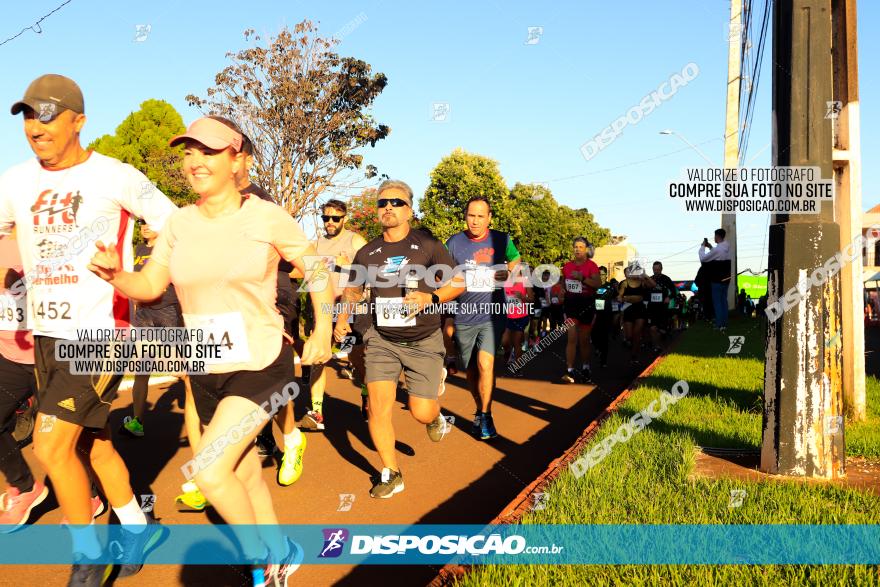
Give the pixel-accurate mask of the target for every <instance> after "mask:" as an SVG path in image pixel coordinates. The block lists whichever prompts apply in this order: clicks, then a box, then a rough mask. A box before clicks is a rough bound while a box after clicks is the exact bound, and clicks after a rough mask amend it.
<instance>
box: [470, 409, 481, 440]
mask: <svg viewBox="0 0 880 587" xmlns="http://www.w3.org/2000/svg"><path fill="white" fill-rule="evenodd" d="M482 432H483V414H482V413H480V412H476V413H474V423H473V425H472V426H471V434H472V435H474V436H476V437H477V438H479V437H480V435H481V434H482Z"/></svg>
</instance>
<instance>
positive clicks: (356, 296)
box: [333, 285, 364, 342]
mask: <svg viewBox="0 0 880 587" xmlns="http://www.w3.org/2000/svg"><path fill="white" fill-rule="evenodd" d="M363 297H364V286H363V285H349V286H348V287H346V288H345V289H343V290H342V298H341V299H340V303H341V304H342V311H341V312H339V314H337V315H336V327H335V328H334V329H333V338H334V340H336V342H342V339H343V338H345V336H346V335H347V334H348V333H349V332H351V326H349V325H348V316H349V314H351V312H349V311H348V309H349V308H351V307H353V306H354V305H355V304H357V303H358V302H360V301H361V299H362V298H363Z"/></svg>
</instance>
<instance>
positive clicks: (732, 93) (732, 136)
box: [721, 0, 742, 309]
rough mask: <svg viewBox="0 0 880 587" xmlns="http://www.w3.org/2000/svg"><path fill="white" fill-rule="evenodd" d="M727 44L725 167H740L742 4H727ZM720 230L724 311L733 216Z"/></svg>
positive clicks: (730, 292) (733, 288)
mask: <svg viewBox="0 0 880 587" xmlns="http://www.w3.org/2000/svg"><path fill="white" fill-rule="evenodd" d="M728 31H729V32H728V43H727V107H726V115H725V120H724V167H725V168H726V169H736V168H737V167H739V95H740V83H741V81H742V77H741V72H742V56H741V53H740V41H741V39H742V0H731V2H730V28H729V29H728ZM721 228H723V229H724V232H725V233H726V236H725V239H724V240H726V241H727V243H728V245H729V246H730V281H731V285H730V286H728V287H727V307H728V308H729V309H735V308H736V295H737V284H736V275H737V269H738V265H737V262H736V257H737V254H736V241H737V238H736V214H722V215H721Z"/></svg>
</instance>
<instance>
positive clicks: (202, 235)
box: [149, 197, 309, 373]
mask: <svg viewBox="0 0 880 587" xmlns="http://www.w3.org/2000/svg"><path fill="white" fill-rule="evenodd" d="M308 246H309V241H308V239H307V238H306V235H305V233H304V232H303V230H302V228H300V226H299V224H297V223H296V221H295V220H294V219H293V218H292V217H291V216H290V215H289V214H288V213H287V212H285V211H284V209H283V208H281V207H280V206H278V205H276V204H273V203H271V202H266V201H263V200H261V199H259V198H256V197H248V198H247V199H245V200H244V201H243V203H242V206H241V208H240V209H239V210H237V211H236V212H235V213H234V214H230V215H228V216H222V217H219V218H208V217H206V216H204V215H203V214H202V213H201V212H199V210H198V208H197V207H196V206H195V205H190V206H187V207H186V208H182V209H180V210H178V211H177V212H175V213H174V214H173V215H172V216H171V218H170V219H169V220H168V224H167V227H166V228H165V229H164V230H162V233H161V234H160V235H159V238H158V239H157V241H156V246H155V247H154V249H153V255H152V257H151V259H150V261H149V262H150V263H159V264H161V265H164V266H166V267H168V268H169V270H170V273H171V281H172V282H173V283H174V287H175V289H176V291H177V297H178V298H179V299H180V307H181V310H182V311H183V319H184V323H185V324H186V326H187V328H205V329H207V330H206V332H208V333H210V334H212V335H213V341H212V342H213V343H214V344H220V345H221V352H222V354H223V358H222V359H221V360H220V361H216V360H215V361H214V363H215V364H211V363H209V364H208V365H207V370H208V372H210V373H230V372H232V371H258V370H260V369H263V368H264V367H266V366H268V365H269V364H270V363H272V361H274V360H275V359H276V358H277V357H278V353H279V352H280V351H281V344H282V337H283V333H284V322H283V319H282V317H281V314H279V313H278V310H277V309H276V308H275V294H276V289H277V287H276V286H277V281H278V262H279V260H280V259H281V258H282V257H283V258H284V259H285V260H287V261H293V260H295V259H298V258H300V257H302V255H303V254H304V253H305V251H306V249H307V248H308Z"/></svg>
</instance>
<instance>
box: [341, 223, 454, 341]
mask: <svg viewBox="0 0 880 587" xmlns="http://www.w3.org/2000/svg"><path fill="white" fill-rule="evenodd" d="M432 265H445V266H448V267H450V268H452V267H455V261H454V260H453V259H452V256H451V255H450V254H449V251H447V250H446V247H444V246H443V243H441V242H440V241H438V240H437V239H435V238H432V237H430V236H428V235H427V234H425V233H424V232H421V231H419V230H410V231H409V234H407V235H406V237H404V238H403V240H400V241H398V242H395V243H391V242H387V241H385V239H384V238H383V237H381V236H380V237H378V238H375V239H373V240H371V241H370V242H368V243H367V244H366V245H364V246H363V247H361V249H360V250H358V252H357V253H356V254H355V257H354V262H353V263H352V267H353V269H354V270H353V271H352V272H351V274H350V275H351V279H356V278H357V276H358V275H359V276H360V278H361V279H363V276H364V273H366V274H367V275H368V277H367V283H368V284H369V285H370V286H371V290H370V313H371V314H372V319H373V326H374V327H375V328H376V332H378V333H379V334H380V335H381V336H382V338H384V339H386V340H389V341H391V342H413V341H416V340H422V339H423V338H427V337H428V336H430V335H431V334H433V333H434V331H435V330H439V329H440V314H439V313H438V309H437V308H434V309H432V308H430V307H429V308H427V309H426V311H422V312H420V313H419V314H418V315H417V316H416V318H415V325H414V326H407V325H401V324H402V323H403V322H404V320H405V319H404V317H403V316H402V315H401V312H400V310H401V307H400V305H399V302H400V298H403V297H404V296H405V295H406V294H405V291H404V290H405V285H406V278H407V276H408V275H409V274H410V268H412V267H414V266H422V267H424V268H430V267H431V266H432ZM358 266H360V267H363V268H365V269H366V270H367V271H366V272H365V271H363V270H361V269H359V268H358ZM371 267H373V268H374V269H373V270H372V271H370V268H371ZM377 277H378V279H377ZM449 277H450V276H449V275H447V276H445V278H446V279H449ZM430 282H431V283H430V284H428V283H427V282H426V281H425V276H424V271H422V272H421V277H420V278H419V279H418V291H420V292H425V293H432V292H433V291H434V290H435V289H436V288H438V287H440V286H441V285H442V284H439V283H437V282H436V281H434V279H433V276H431V278H430ZM389 298H396V300H395V301H389ZM405 321H406V322H409V320H405ZM380 323H381V324H382V325H381V326H380ZM389 324H396V325H389Z"/></svg>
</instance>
